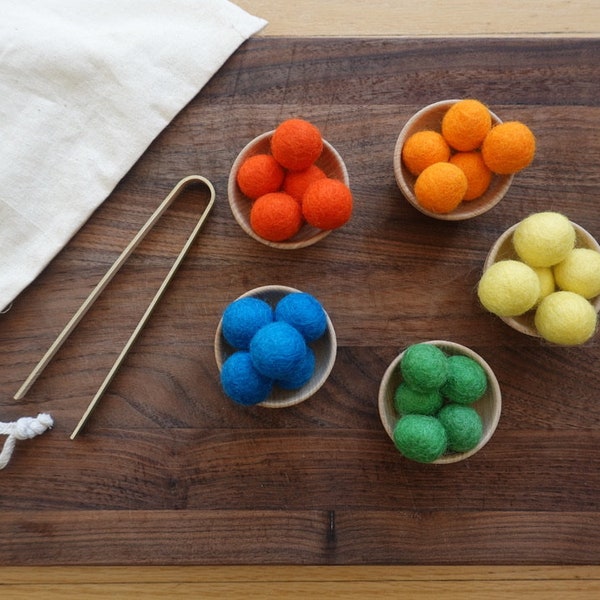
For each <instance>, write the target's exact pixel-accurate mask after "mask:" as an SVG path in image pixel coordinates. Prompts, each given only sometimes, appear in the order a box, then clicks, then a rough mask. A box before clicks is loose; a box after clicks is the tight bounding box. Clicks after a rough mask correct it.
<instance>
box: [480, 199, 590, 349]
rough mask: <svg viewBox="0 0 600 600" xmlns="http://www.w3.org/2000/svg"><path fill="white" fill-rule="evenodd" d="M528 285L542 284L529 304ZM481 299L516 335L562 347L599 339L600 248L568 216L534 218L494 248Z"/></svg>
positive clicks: (504, 236)
mask: <svg viewBox="0 0 600 600" xmlns="http://www.w3.org/2000/svg"><path fill="white" fill-rule="evenodd" d="M538 236H539V239H538ZM532 269H533V271H534V272H535V275H537V280H536V278H535V277H533V278H531V277H530V275H531V270H532ZM521 277H522V278H523V280H522V281H521V279H520V278H521ZM502 279H505V280H507V281H504V283H503V281H502ZM529 279H533V281H534V284H536V283H538V284H539V287H538V288H537V289H538V290H539V293H538V292H535V291H533V292H531V299H530V300H528V299H527V298H526V294H527V293H528V280H529ZM499 286H500V287H501V288H502V289H501V290H500V291H498V289H497V288H498V287H499ZM477 293H478V296H479V300H480V302H481V304H482V305H483V307H484V308H486V309H487V310H488V311H489V312H491V313H493V314H495V315H496V316H498V318H500V319H501V320H502V321H504V322H505V323H506V324H507V325H508V326H510V327H511V328H512V329H514V330H515V331H518V332H520V333H523V334H525V335H529V336H532V337H538V338H543V339H544V340H545V341H548V342H551V343H556V344H559V345H580V344H583V343H585V342H587V341H588V340H589V339H590V338H591V337H592V336H593V335H594V334H595V332H596V328H597V322H598V317H597V315H598V313H599V312H600V244H599V243H598V241H597V240H596V239H595V238H594V237H593V236H592V234H591V233H589V232H588V231H587V230H586V229H584V228H583V227H582V226H581V225H578V224H577V223H574V222H572V221H570V220H569V219H568V217H566V216H565V215H562V214H560V213H556V212H551V211H546V212H542V213H533V214H530V215H529V216H527V217H526V218H524V219H523V220H522V221H520V222H518V223H515V224H514V225H512V226H511V227H509V228H508V229H507V230H506V231H505V232H504V233H503V234H502V235H501V236H500V237H499V238H498V239H497V240H496V241H495V242H494V244H493V245H492V247H491V248H490V250H489V252H488V255H487V257H486V259H485V262H484V265H483V270H482V276H481V280H480V282H479V285H478V291H477ZM579 296H581V297H579ZM521 302H523V305H522V306H521V308H519V307H518V305H519V304H521ZM594 313H595V314H594ZM544 315H545V316H544ZM538 326H540V327H541V328H542V329H541V330H540V329H539V327H538Z"/></svg>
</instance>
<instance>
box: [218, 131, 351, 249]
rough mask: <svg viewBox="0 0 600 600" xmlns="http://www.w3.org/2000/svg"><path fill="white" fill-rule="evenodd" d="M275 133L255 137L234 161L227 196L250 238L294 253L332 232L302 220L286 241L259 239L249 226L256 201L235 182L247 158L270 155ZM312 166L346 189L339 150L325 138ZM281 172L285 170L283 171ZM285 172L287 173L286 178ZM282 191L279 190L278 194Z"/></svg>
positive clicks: (346, 173) (233, 211)
mask: <svg viewBox="0 0 600 600" xmlns="http://www.w3.org/2000/svg"><path fill="white" fill-rule="evenodd" d="M274 132H275V130H273V131H267V132H266V133H263V134H261V135H259V136H258V137H256V138H254V139H253V140H251V141H250V142H248V144H246V146H245V147H244V148H243V149H242V150H241V152H240V153H239V154H238V156H237V158H236V159H235V161H234V163H233V165H232V168H231V171H230V174H229V181H228V184H227V195H228V199H229V206H230V208H231V212H232V213H233V216H234V218H235V220H236V221H237V223H238V224H239V226H240V227H241V228H242V229H243V230H244V231H245V232H246V233H247V234H248V235H249V236H250V237H252V238H254V239H255V240H257V241H259V242H261V243H262V244H265V245H266V246H270V247H272V248H277V249H280V250H297V249H299V248H305V247H307V246H311V245H312V244H316V243H317V242H319V241H321V240H322V239H323V238H325V237H326V236H327V235H329V234H330V233H331V231H332V230H331V229H320V228H318V227H315V226H313V225H310V224H309V223H308V222H307V221H306V220H305V219H303V218H302V219H301V225H300V228H299V230H297V232H296V233H293V234H292V235H291V236H290V237H286V239H281V240H279V239H266V238H265V237H264V236H261V235H260V234H259V233H258V232H257V231H256V230H255V228H253V227H252V222H251V210H252V206H253V204H254V203H255V202H256V199H255V198H250V197H249V196H247V195H246V194H244V193H243V192H242V190H241V188H240V185H239V183H238V179H237V176H238V172H239V170H240V168H241V167H242V165H243V164H244V163H245V162H246V161H247V160H248V159H249V158H250V157H254V156H256V155H270V153H271V140H272V138H273V134H274ZM314 166H315V167H317V168H318V169H319V170H320V171H321V172H322V174H324V175H325V176H326V177H328V178H331V179H334V180H337V181H340V182H342V183H343V184H344V185H345V186H349V185H350V183H349V177H348V171H347V169H346V165H345V163H344V161H343V159H342V157H341V156H340V154H339V153H338V151H337V150H336V149H335V148H334V147H333V146H332V145H331V144H330V143H329V142H328V141H327V140H325V139H323V149H322V151H321V154H320V156H319V157H318V158H317V159H316V160H315V162H314ZM284 171H286V170H285V169H284ZM287 173H288V171H286V176H287ZM280 191H282V188H281V187H279V188H278V192H280Z"/></svg>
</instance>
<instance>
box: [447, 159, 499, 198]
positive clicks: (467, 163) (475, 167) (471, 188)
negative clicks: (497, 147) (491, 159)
mask: <svg viewBox="0 0 600 600" xmlns="http://www.w3.org/2000/svg"><path fill="white" fill-rule="evenodd" d="M450 162H451V163H452V164H453V165H456V166H457V167H459V168H460V169H461V171H462V172H463V173H464V174H465V175H466V176H467V191H466V192H465V196H464V198H463V200H475V198H479V197H480V196H482V195H483V194H484V193H485V192H486V190H487V189H488V188H489V187H490V183H491V181H492V172H491V171H490V170H489V168H488V166H487V165H486V164H485V162H484V161H483V158H482V157H481V152H477V151H476V150H473V151H471V152H457V153H456V154H454V155H453V156H452V158H450Z"/></svg>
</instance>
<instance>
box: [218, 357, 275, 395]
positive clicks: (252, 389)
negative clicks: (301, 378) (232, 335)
mask: <svg viewBox="0 0 600 600" xmlns="http://www.w3.org/2000/svg"><path fill="white" fill-rule="evenodd" d="M221 385H222V386H223V391H224V392H225V393H226V394H227V396H229V397H230V398H231V399H232V400H233V401H234V402H237V403H238V404H243V405H245V406H250V405H252V404H258V403H259V402H262V401H263V400H266V399H267V397H268V396H269V394H270V393H271V390H272V389H273V381H272V380H271V379H269V378H268V377H265V376H264V375H262V374H261V373H259V372H258V371H257V370H256V369H255V368H254V365H253V363H252V359H251V358H250V353H248V352H244V351H238V352H234V353H233V354H231V355H230V356H229V357H228V358H227V359H226V360H225V362H224V363H223V366H222V367H221Z"/></svg>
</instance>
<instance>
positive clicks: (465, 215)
mask: <svg viewBox="0 0 600 600" xmlns="http://www.w3.org/2000/svg"><path fill="white" fill-rule="evenodd" d="M457 102H458V100H456V99H455V100H442V101H441V102H435V103H434V104H429V105H428V106H426V107H424V108H422V109H421V110H420V111H418V112H417V113H415V114H414V115H413V116H412V117H411V118H410V119H409V120H408V121H407V123H406V125H404V127H403V128H402V131H401V132H400V135H399V136H398V139H397V141H396V147H395V149H394V175H395V177H396V183H397V184H398V187H399V188H400V190H401V192H402V194H403V195H404V197H405V198H406V199H407V200H408V201H409V202H410V203H411V204H412V205H413V206H414V207H415V208H416V209H417V210H419V211H421V212H422V213H423V214H424V215H427V216H428V217H433V218H434V219H442V220H445V221H463V220H465V219H472V218H473V217H477V216H479V215H481V214H483V213H485V212H487V211H488V210H490V209H491V208H492V207H494V206H495V205H496V204H498V202H500V200H502V198H503V197H504V195H505V194H506V192H507V191H508V188H509V187H510V184H511V183H512V180H513V176H512V175H493V176H492V181H491V183H490V186H489V188H488V189H487V191H486V192H485V193H484V194H483V195H482V196H480V197H479V198H476V199H475V200H469V201H463V202H461V203H460V204H459V205H458V207H457V208H455V209H454V210H453V211H452V212H449V213H446V214H440V213H435V212H432V211H429V210H427V209H425V208H423V207H422V206H421V205H420V204H419V201H418V200H417V198H416V196H415V192H414V188H415V181H416V180H417V178H416V177H415V176H414V175H413V174H412V173H411V172H410V171H409V170H408V169H407V168H406V167H405V166H404V163H403V161H402V147H403V146H404V143H405V142H406V140H407V139H408V138H409V137H410V136H411V135H412V134H413V133H416V132H417V131H423V130H425V129H429V130H434V131H438V132H441V129H442V119H443V117H444V115H445V114H446V112H447V110H448V109H449V108H450V107H451V106H452V105H453V104H456V103H457ZM490 114H491V115H492V125H498V124H499V123H502V121H501V120H500V119H499V118H498V116H497V115H495V114H494V113H493V112H492V111H490Z"/></svg>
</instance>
